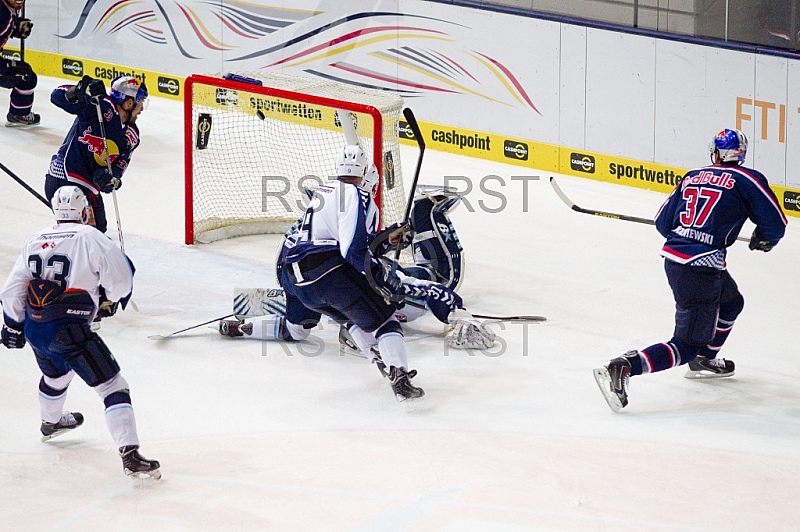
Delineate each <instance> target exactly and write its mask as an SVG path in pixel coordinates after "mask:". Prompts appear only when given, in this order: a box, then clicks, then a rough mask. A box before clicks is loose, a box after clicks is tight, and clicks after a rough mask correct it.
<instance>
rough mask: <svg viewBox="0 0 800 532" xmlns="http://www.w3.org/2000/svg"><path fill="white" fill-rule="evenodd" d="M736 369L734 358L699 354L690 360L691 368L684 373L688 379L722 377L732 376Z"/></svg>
mask: <svg viewBox="0 0 800 532" xmlns="http://www.w3.org/2000/svg"><path fill="white" fill-rule="evenodd" d="M735 370H736V364H734V363H733V360H725V359H724V358H706V357H704V356H701V355H698V356H697V357H695V359H694V360H692V361H691V362H689V368H688V369H687V370H686V374H685V375H684V377H685V378H687V379H720V378H722V377H732V376H733V372H734V371H735Z"/></svg>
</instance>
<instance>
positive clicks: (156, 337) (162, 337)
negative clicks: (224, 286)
mask: <svg viewBox="0 0 800 532" xmlns="http://www.w3.org/2000/svg"><path fill="white" fill-rule="evenodd" d="M232 316H233V314H227V315H225V316H221V317H219V318H214V319H213V320H208V321H204V322H203V323H198V324H197V325H192V326H191V327H186V328H185V329H181V330H180V331H175V332H174V333H170V334H167V335H163V334H152V335H150V336H148V337H147V338H148V339H150V340H168V339H170V338H172V337H173V336H175V335H176V334H180V333H182V332H186V331H191V330H192V329H197V328H198V327H202V326H203V325H208V324H209V323H214V322H215V321H219V320H224V319H225V318H230V317H232Z"/></svg>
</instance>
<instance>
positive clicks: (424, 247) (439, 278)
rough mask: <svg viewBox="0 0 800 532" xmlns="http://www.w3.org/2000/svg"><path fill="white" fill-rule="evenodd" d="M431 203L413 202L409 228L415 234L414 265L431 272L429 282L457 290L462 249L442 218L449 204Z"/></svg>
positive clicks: (428, 201) (459, 279)
mask: <svg viewBox="0 0 800 532" xmlns="http://www.w3.org/2000/svg"><path fill="white" fill-rule="evenodd" d="M434 199H435V198H433V199H431V198H430V197H427V196H426V197H423V198H422V199H419V200H417V201H415V202H414V208H413V210H412V212H411V227H412V228H413V229H414V231H415V232H416V235H415V236H414V244H413V251H414V263H415V264H416V265H417V266H418V267H423V268H426V269H430V270H432V271H433V273H434V274H435V279H431V280H434V281H436V282H439V283H441V284H443V285H445V286H446V287H448V288H450V289H452V290H457V289H458V286H459V285H460V284H461V280H462V278H463V272H464V249H463V248H462V247H461V242H460V241H459V239H458V235H457V234H456V230H455V228H454V227H453V224H452V222H451V221H450V218H449V217H448V216H447V214H446V213H447V211H448V210H449V209H450V208H451V207H452V206H453V203H452V201H451V200H445V201H442V202H440V203H438V204H437V203H434ZM458 199H460V198H456V199H455V201H456V202H457V201H458ZM426 277H427V276H426Z"/></svg>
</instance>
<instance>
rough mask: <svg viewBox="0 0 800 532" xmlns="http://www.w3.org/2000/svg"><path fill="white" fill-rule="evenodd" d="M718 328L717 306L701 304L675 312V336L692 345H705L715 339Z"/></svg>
mask: <svg viewBox="0 0 800 532" xmlns="http://www.w3.org/2000/svg"><path fill="white" fill-rule="evenodd" d="M716 328H717V308H716V306H714V305H700V306H697V307H692V308H679V309H678V310H677V311H676V312H675V333H674V337H675V338H677V339H679V340H680V341H683V342H685V343H686V344H687V345H691V346H699V347H702V346H705V345H707V344H708V343H710V342H711V340H713V339H714V334H715V333H716Z"/></svg>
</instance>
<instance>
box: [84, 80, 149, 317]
mask: <svg viewBox="0 0 800 532" xmlns="http://www.w3.org/2000/svg"><path fill="white" fill-rule="evenodd" d="M94 105H95V110H96V111H97V121H98V122H100V135H101V136H102V137H103V157H104V158H105V159H104V160H105V163H106V171H107V172H108V173H109V174H110V175H111V179H116V177H114V172H113V171H112V170H111V158H110V157H109V155H108V141H107V140H106V125H105V124H104V123H103V112H102V111H101V110H100V97H99V96H95V97H94ZM111 197H112V198H113V200H114V214H115V215H116V217H117V234H118V235H119V249H121V250H122V252H123V253H125V239H124V238H123V236H122V222H120V220H119V205H117V188H116V187H114V188H113V189H111ZM128 302H129V303H130V304H131V307H132V308H133V310H135V311H136V312H139V306H138V305H137V304H136V303H135V302H134V301H133V299H130V300H129V301H128Z"/></svg>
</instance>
